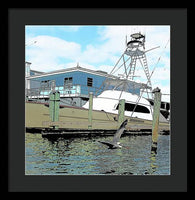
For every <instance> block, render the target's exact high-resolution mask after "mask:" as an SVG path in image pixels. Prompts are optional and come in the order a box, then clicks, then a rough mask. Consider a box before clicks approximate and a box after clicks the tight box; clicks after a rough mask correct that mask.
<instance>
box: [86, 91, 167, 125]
mask: <svg viewBox="0 0 195 200" xmlns="http://www.w3.org/2000/svg"><path fill="white" fill-rule="evenodd" d="M120 99H125V116H127V117H133V118H140V119H145V120H152V113H153V106H151V104H150V102H149V101H148V100H147V99H146V98H144V97H140V96H138V95H136V94H132V93H129V92H125V91H117V90H105V91H103V92H102V93H101V94H100V95H99V96H97V97H94V98H93V110H99V111H105V112H107V113H113V114H118V107H119V100H120ZM138 99H139V101H138ZM136 104H137V106H136ZM135 106H136V108H135ZM83 108H86V109H88V108H89V101H88V102H87V103H86V104H84V105H83ZM134 108H135V109H134ZM159 120H160V122H167V120H166V118H165V117H164V116H163V115H162V114H161V113H160V118H159Z"/></svg>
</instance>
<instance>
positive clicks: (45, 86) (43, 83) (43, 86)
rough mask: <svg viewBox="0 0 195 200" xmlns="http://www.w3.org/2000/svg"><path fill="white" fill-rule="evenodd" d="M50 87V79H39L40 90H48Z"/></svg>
mask: <svg viewBox="0 0 195 200" xmlns="http://www.w3.org/2000/svg"><path fill="white" fill-rule="evenodd" d="M49 89H50V81H49V80H45V81H41V90H49Z"/></svg>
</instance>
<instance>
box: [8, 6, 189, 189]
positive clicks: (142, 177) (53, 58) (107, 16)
mask: <svg viewBox="0 0 195 200" xmlns="http://www.w3.org/2000/svg"><path fill="white" fill-rule="evenodd" d="M8 15H9V24H8V26H9V29H8V30H9V38H8V39H9V47H8V48H9V85H10V87H9V89H10V90H9V98H10V101H9V127H10V128H9V137H8V142H9V143H8V144H9V168H8V169H9V170H8V173H9V181H8V182H9V191H49V190H50V191H51V190H52V191H55V192H66V191H89V192H90V191H108V192H111V191H120V192H127V191H136V192H137V191H186V190H187V120H186V119H187V118H186V116H187V99H186V97H187V43H186V41H187V10H186V9H100V8H99V9H10V10H9V12H8ZM41 16H44V17H41ZM119 16H120V17H119ZM181 38H182V39H181ZM181 80H182V81H181ZM181 90H182V91H181ZM181 105H182V106H181ZM181 113H182V115H181ZM181 146H182V149H181V148H180V147H181ZM83 183H85V184H83Z"/></svg>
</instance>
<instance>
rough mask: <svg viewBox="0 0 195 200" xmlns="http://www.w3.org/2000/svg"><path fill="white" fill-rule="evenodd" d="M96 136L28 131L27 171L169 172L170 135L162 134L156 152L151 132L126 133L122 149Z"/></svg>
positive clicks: (69, 173) (74, 173)
mask: <svg viewBox="0 0 195 200" xmlns="http://www.w3.org/2000/svg"><path fill="white" fill-rule="evenodd" d="M111 140H112V136H106V137H94V138H87V137H86V138H71V139H65V138H58V139H56V140H49V139H47V138H42V135H41V134H32V133H26V137H25V142H26V143H25V154H26V156H25V174H26V175H105V174H106V175H109V174H110V175H147V174H149V175H151V174H154V175H170V135H159V138H158V149H157V154H154V153H153V152H151V135H148V136H123V137H121V140H120V142H121V145H122V146H123V147H122V148H121V149H108V148H107V146H105V145H103V144H101V143H99V142H98V141H111Z"/></svg>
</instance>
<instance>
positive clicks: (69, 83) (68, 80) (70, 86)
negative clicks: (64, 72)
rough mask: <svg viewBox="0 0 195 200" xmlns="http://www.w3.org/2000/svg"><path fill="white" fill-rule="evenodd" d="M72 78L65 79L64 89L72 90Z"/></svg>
mask: <svg viewBox="0 0 195 200" xmlns="http://www.w3.org/2000/svg"><path fill="white" fill-rule="evenodd" d="M72 83H73V81H72V77H67V78H65V79H64V88H72Z"/></svg>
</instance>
